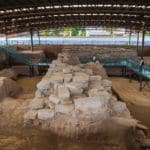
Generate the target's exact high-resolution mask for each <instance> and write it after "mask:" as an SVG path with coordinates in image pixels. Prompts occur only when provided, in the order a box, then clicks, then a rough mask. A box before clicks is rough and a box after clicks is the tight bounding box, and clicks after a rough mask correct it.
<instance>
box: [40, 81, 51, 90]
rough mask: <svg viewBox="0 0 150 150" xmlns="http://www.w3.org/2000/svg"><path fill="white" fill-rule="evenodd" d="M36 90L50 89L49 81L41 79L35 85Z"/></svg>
mask: <svg viewBox="0 0 150 150" xmlns="http://www.w3.org/2000/svg"><path fill="white" fill-rule="evenodd" d="M37 88H38V89H39V90H41V91H42V90H47V89H50V81H49V80H48V79H46V78H44V79H42V80H41V81H40V82H39V83H38V84H37Z"/></svg>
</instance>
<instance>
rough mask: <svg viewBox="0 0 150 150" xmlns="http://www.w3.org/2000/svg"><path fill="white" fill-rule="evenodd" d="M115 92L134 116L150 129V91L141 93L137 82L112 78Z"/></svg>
mask: <svg viewBox="0 0 150 150" xmlns="http://www.w3.org/2000/svg"><path fill="white" fill-rule="evenodd" d="M110 79H111V80H112V82H113V90H114V91H115V93H116V94H117V95H118V96H119V98H120V99H121V100H122V101H125V102H126V104H127V106H128V108H129V110H130V112H131V114H132V116H133V117H134V118H136V119H137V120H139V121H141V122H142V123H143V124H144V125H146V126H148V127H149V128H150V119H149V115H150V89H149V88H145V89H143V91H142V92H140V91H139V83H138V82H137V81H132V82H131V83H130V82H129V79H126V78H110Z"/></svg>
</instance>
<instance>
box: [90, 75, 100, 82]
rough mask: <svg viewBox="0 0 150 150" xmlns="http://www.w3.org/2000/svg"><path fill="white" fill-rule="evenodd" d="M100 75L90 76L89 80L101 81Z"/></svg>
mask: <svg viewBox="0 0 150 150" xmlns="http://www.w3.org/2000/svg"><path fill="white" fill-rule="evenodd" d="M101 80H102V77H101V76H99V75H95V76H90V81H101Z"/></svg>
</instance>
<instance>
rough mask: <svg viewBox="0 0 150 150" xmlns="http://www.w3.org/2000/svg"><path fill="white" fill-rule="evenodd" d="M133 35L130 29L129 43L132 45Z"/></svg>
mask: <svg viewBox="0 0 150 150" xmlns="http://www.w3.org/2000/svg"><path fill="white" fill-rule="evenodd" d="M131 35H132V32H131V30H130V34H129V45H131Z"/></svg>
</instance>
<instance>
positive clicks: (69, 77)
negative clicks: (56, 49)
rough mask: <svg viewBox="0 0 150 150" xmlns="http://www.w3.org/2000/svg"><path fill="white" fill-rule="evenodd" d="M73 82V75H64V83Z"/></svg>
mask: <svg viewBox="0 0 150 150" xmlns="http://www.w3.org/2000/svg"><path fill="white" fill-rule="evenodd" d="M71 80H72V74H64V82H65V83H67V82H71Z"/></svg>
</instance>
